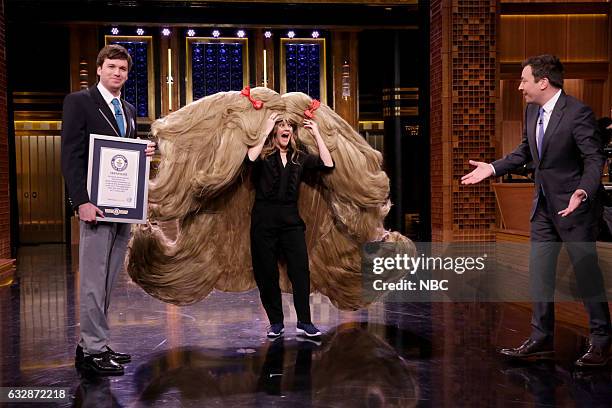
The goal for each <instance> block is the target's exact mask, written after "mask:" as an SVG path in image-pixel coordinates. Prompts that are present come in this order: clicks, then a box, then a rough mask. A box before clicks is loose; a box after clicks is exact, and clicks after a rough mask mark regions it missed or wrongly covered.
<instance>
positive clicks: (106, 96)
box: [97, 82, 127, 134]
mask: <svg viewBox="0 0 612 408" xmlns="http://www.w3.org/2000/svg"><path fill="white" fill-rule="evenodd" d="M97 86H98V91H100V94H102V98H104V102H106V104H107V105H108V107H109V108H110V110H111V112H113V115H114V114H115V106H114V105H113V103H112V102H111V101H112V100H113V99H115V98H117V100H118V101H119V106H121V112H122V113H123V114H122V115H121V116H122V118H123V128H124V129H125V133H126V134H127V121H126V119H125V109H123V104H122V103H121V93H119V96H113V94H112V93H110V91H109V90H108V89H106V88H105V87H104V85H102V84H101V83H100V82H98V85H97Z"/></svg>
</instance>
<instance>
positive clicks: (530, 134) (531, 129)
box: [526, 105, 540, 161]
mask: <svg viewBox="0 0 612 408" xmlns="http://www.w3.org/2000/svg"><path fill="white" fill-rule="evenodd" d="M530 106H535V105H530ZM526 120H527V124H526V126H527V140H528V141H529V148H530V149H531V157H533V158H534V159H535V158H537V160H538V161H539V160H540V158H539V157H538V148H537V145H536V136H535V132H536V124H537V123H536V122H537V121H538V110H537V109H534V108H530V109H528V110H527V118H526Z"/></svg>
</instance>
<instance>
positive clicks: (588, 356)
mask: <svg viewBox="0 0 612 408" xmlns="http://www.w3.org/2000/svg"><path fill="white" fill-rule="evenodd" d="M608 361H610V347H602V346H596V345H594V344H591V345H589V349H588V350H587V352H586V353H584V355H583V356H582V357H580V358H579V359H578V360H576V365H577V366H578V367H603V366H605V365H606V364H608Z"/></svg>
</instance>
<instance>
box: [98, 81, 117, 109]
mask: <svg viewBox="0 0 612 408" xmlns="http://www.w3.org/2000/svg"><path fill="white" fill-rule="evenodd" d="M97 87H98V91H100V94H102V98H104V101H105V102H106V104H107V105H110V104H111V101H112V100H113V99H115V98H117V99H119V103H121V92H119V96H114V95H113V94H112V93H110V91H109V90H108V89H106V88H105V87H104V85H102V84H101V83H100V82H98V85H97Z"/></svg>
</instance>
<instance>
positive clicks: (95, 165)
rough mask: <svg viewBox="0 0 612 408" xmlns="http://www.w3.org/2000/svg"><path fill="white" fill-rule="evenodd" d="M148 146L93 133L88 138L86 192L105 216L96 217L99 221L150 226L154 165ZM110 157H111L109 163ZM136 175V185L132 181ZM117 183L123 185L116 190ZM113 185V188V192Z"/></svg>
mask: <svg viewBox="0 0 612 408" xmlns="http://www.w3.org/2000/svg"><path fill="white" fill-rule="evenodd" d="M148 144H149V141H148V140H142V139H130V138H124V137H116V136H108V135H98V134H94V133H92V134H90V135H89V162H88V166H87V192H88V193H89V200H90V201H91V202H92V203H93V204H94V205H95V206H97V207H98V208H99V209H100V210H102V212H103V213H104V217H100V216H97V217H96V220H97V221H106V222H119V223H128V224H145V223H146V222H147V209H148V208H147V207H148V206H147V204H148V199H149V169H150V163H151V158H150V157H149V156H147V155H146V153H145V150H146V149H147V145H148ZM109 156H112V160H110V162H108V157H109ZM118 156H119V157H118ZM127 157H129V158H130V159H129V160H128V159H127ZM117 158H118V159H117ZM134 162H136V163H134ZM134 164H135V165H136V168H134V167H133V166H134ZM109 166H111V167H110V168H109ZM111 169H112V170H111ZM134 175H135V176H136V181H134V180H133V178H134V177H133V176H134ZM113 183H114V184H113ZM116 183H120V184H121V185H120V186H119V187H117V186H116ZM132 183H133V184H132ZM110 184H113V186H112V188H111V187H109V185H110ZM113 188H114V189H115V191H113ZM117 189H124V190H126V191H116V190H117ZM115 201H116V202H115Z"/></svg>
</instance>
